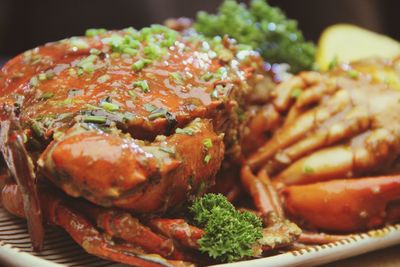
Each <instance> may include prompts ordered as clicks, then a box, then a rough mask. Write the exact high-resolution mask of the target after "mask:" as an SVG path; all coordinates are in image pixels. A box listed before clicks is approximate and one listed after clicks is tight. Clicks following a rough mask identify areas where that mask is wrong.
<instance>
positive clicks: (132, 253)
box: [2, 184, 193, 267]
mask: <svg viewBox="0 0 400 267" xmlns="http://www.w3.org/2000/svg"><path fill="white" fill-rule="evenodd" d="M53 191H54V190H53ZM53 191H50V190H42V191H41V194H40V202H41V204H42V207H43V215H44V218H45V220H46V221H47V222H48V223H50V224H54V225H57V226H60V227H62V228H64V229H65V231H67V232H68V234H70V235H71V237H72V238H73V239H74V241H75V242H76V243H78V244H79V245H80V246H81V247H83V249H85V250H86V251H87V252H88V253H90V254H93V255H96V256H98V257H101V258H104V259H107V260H112V261H117V262H120V263H124V264H128V265H132V266H144V267H160V266H169V267H172V266H182V267H183V266H193V264H191V263H188V262H184V261H176V260H167V259H164V258H162V257H161V256H158V255H155V254H146V253H145V252H144V251H143V250H142V249H141V248H139V247H134V246H132V244H129V243H126V242H123V241H121V242H118V243H117V242H113V240H110V237H109V236H108V235H107V234H102V233H101V232H99V231H98V230H97V229H96V228H95V227H94V226H93V225H92V223H91V222H90V221H89V220H88V219H87V218H86V217H85V216H84V215H83V214H82V213H81V212H79V211H78V210H77V209H75V208H73V207H72V206H71V205H70V204H69V203H70V201H69V202H68V201H66V200H65V199H64V198H63V197H61V196H59V195H57V194H55V193H54V192H53ZM2 198H3V202H4V206H5V208H6V209H7V210H8V211H9V212H11V213H13V214H15V215H17V216H19V217H25V213H24V209H23V205H22V203H23V201H22V195H21V193H20V190H19V188H18V186H17V185H16V184H8V185H6V186H5V187H4V188H3V190H2Z"/></svg>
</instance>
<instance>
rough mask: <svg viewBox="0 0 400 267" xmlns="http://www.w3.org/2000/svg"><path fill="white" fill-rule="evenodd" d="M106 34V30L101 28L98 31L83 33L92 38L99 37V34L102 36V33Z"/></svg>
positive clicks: (88, 30)
mask: <svg viewBox="0 0 400 267" xmlns="http://www.w3.org/2000/svg"><path fill="white" fill-rule="evenodd" d="M106 32H107V30H106V29H103V28H100V29H87V30H86V32H85V35H86V36H87V37H94V36H97V35H100V34H103V33H106Z"/></svg>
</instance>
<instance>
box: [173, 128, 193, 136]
mask: <svg viewBox="0 0 400 267" xmlns="http://www.w3.org/2000/svg"><path fill="white" fill-rule="evenodd" d="M175 133H177V134H186V135H193V134H194V131H193V130H192V129H188V128H184V129H182V128H176V130H175Z"/></svg>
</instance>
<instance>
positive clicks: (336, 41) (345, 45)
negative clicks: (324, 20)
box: [316, 24, 400, 70]
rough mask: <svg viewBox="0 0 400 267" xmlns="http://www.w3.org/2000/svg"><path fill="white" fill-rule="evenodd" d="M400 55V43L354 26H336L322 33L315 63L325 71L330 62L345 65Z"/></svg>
mask: <svg viewBox="0 0 400 267" xmlns="http://www.w3.org/2000/svg"><path fill="white" fill-rule="evenodd" d="M398 55H400V43H399V42H397V41H396V40H394V39H392V38H389V37H387V36H385V35H381V34H378V33H375V32H372V31H369V30H366V29H363V28H360V27H357V26H355V25H351V24H336V25H333V26H330V27H328V28H326V29H325V30H324V32H323V33H322V35H321V37H320V39H319V42H318V47H317V55H316V63H317V65H318V66H319V67H320V68H321V70H327V69H328V68H329V66H330V65H331V64H332V62H340V63H342V62H343V63H347V62H351V61H354V60H359V59H363V58H368V57H383V58H393V57H395V56H398Z"/></svg>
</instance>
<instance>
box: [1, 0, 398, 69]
mask: <svg viewBox="0 0 400 267" xmlns="http://www.w3.org/2000/svg"><path fill="white" fill-rule="evenodd" d="M220 2H221V1H217V0H146V1H144V0H143V1H140V0H0V65H1V62H4V61H5V60H6V59H8V58H10V57H12V56H14V55H16V54H18V53H20V52H23V51H25V50H27V49H29V48H32V47H35V46H37V45H40V44H43V43H46V42H49V41H55V40H59V39H62V38H65V37H69V36H74V35H82V34H83V33H84V31H85V29H87V28H92V27H103V28H107V29H119V28H125V27H127V26H134V27H135V28H141V27H143V26H146V25H149V24H152V23H162V22H163V21H164V20H165V19H166V18H169V17H179V16H187V17H192V18H194V17H195V14H196V12H197V11H198V10H207V11H212V12H215V10H216V8H217V6H218V5H219V4H220ZM269 3H270V4H272V5H276V6H280V7H281V8H282V9H284V10H285V12H286V13H287V15H288V16H289V17H291V18H295V19H297V20H298V21H299V24H300V27H301V29H302V30H303V32H304V34H305V36H306V38H307V39H309V40H313V41H317V40H318V36H319V34H320V33H321V31H322V30H323V29H324V28H325V27H326V26H328V25H331V24H334V23H339V22H349V23H354V24H357V25H360V26H363V27H366V28H369V29H372V30H375V31H378V32H381V33H384V34H387V35H390V36H392V37H394V38H396V39H400V1H399V0H270V1H269Z"/></svg>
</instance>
